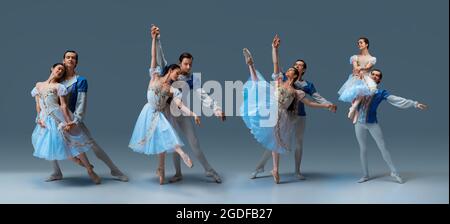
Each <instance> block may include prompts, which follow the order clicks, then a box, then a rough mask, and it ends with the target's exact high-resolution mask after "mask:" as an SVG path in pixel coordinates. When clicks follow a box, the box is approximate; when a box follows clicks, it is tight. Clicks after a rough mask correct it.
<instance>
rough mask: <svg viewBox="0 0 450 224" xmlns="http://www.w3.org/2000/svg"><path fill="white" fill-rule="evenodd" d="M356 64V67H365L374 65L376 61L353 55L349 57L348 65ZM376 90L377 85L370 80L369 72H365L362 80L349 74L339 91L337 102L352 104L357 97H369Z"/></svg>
mask: <svg viewBox="0 0 450 224" xmlns="http://www.w3.org/2000/svg"><path fill="white" fill-rule="evenodd" d="M355 61H356V62H357V63H358V66H361V67H365V66H366V65H367V64H369V63H370V64H372V65H375V63H376V62H377V59H376V58H375V57H372V56H370V57H358V55H353V56H352V57H350V64H353V62H355ZM376 89H377V84H376V83H375V81H373V79H372V78H370V72H365V73H364V74H363V77H362V79H360V78H359V77H357V76H355V75H353V74H350V75H349V76H348V79H347V81H346V82H345V83H344V84H343V85H342V87H341V88H340V89H339V91H338V94H339V100H340V101H343V102H348V103H352V101H353V100H354V99H356V97H358V96H370V95H372V94H373V93H374V92H375V90H376Z"/></svg>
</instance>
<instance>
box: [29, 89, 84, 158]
mask: <svg viewBox="0 0 450 224" xmlns="http://www.w3.org/2000/svg"><path fill="white" fill-rule="evenodd" d="M66 94H67V91H66V88H65V87H64V86H63V85H61V84H57V85H56V87H46V88H42V89H39V88H37V87H34V88H33V90H32V91H31V95H32V96H33V97H36V96H39V106H40V108H41V111H40V113H39V114H38V117H37V119H40V120H41V121H43V122H44V124H45V127H41V126H40V125H39V124H37V125H36V127H35V128H34V131H33V133H32V136H31V142H32V144H33V147H34V153H33V155H34V156H36V157H38V158H42V159H46V160H65V159H68V158H70V157H75V156H78V155H79V154H80V153H83V152H87V151H88V150H89V149H90V148H91V147H92V140H91V139H90V138H89V137H87V136H86V134H85V133H84V132H82V131H81V130H80V129H79V128H78V127H74V128H72V129H71V130H70V131H69V132H65V131H63V128H64V126H65V124H66V122H65V119H64V115H63V111H62V110H61V108H60V105H59V97H60V96H65V95H66ZM69 116H70V117H71V119H72V117H73V116H72V113H70V111H69Z"/></svg>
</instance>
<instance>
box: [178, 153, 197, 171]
mask: <svg viewBox="0 0 450 224" xmlns="http://www.w3.org/2000/svg"><path fill="white" fill-rule="evenodd" d="M181 158H182V159H183V162H184V164H186V166H187V167H189V168H192V167H193V166H194V164H193V163H192V160H191V158H189V156H188V154H186V153H183V154H181Z"/></svg>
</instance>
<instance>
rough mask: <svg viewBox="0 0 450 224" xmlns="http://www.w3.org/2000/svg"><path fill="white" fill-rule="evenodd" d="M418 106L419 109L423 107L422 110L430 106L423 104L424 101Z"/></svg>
mask: <svg viewBox="0 0 450 224" xmlns="http://www.w3.org/2000/svg"><path fill="white" fill-rule="evenodd" d="M417 108H419V109H421V110H425V109H427V108H428V106H427V105H425V104H422V103H418V104H417Z"/></svg>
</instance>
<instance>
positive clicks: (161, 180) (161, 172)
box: [156, 168, 165, 185]
mask: <svg viewBox="0 0 450 224" xmlns="http://www.w3.org/2000/svg"><path fill="white" fill-rule="evenodd" d="M156 175H158V176H159V184H160V185H163V184H164V179H165V171H164V169H163V168H158V169H157V170H156Z"/></svg>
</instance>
